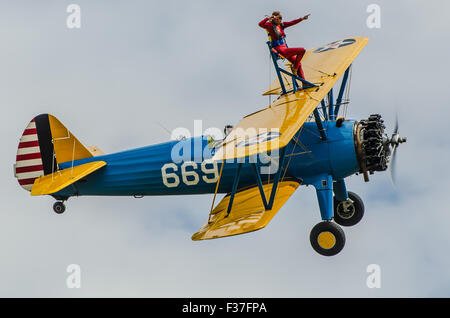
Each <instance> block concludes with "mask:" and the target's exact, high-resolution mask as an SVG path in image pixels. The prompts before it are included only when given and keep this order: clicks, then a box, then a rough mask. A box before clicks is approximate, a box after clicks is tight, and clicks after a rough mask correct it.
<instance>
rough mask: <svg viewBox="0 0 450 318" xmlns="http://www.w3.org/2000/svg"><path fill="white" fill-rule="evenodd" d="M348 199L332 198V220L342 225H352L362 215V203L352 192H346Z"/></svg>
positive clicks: (359, 219)
mask: <svg viewBox="0 0 450 318" xmlns="http://www.w3.org/2000/svg"><path fill="white" fill-rule="evenodd" d="M348 198H349V199H350V200H348V201H338V200H337V199H336V198H334V221H336V223H337V224H339V225H342V226H353V225H355V224H357V223H359V221H361V219H362V218H363V216H364V203H363V201H362V199H361V198H360V197H359V196H358V195H357V194H356V193H353V192H350V191H349V192H348Z"/></svg>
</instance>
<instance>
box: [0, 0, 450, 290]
mask: <svg viewBox="0 0 450 318" xmlns="http://www.w3.org/2000/svg"><path fill="white" fill-rule="evenodd" d="M71 3H76V4H78V5H80V7H81V28H80V29H68V28H67V26H66V18H67V16H68V15H69V14H68V13H67V12H66V9H67V6H68V5H69V4H71ZM372 3H375V4H378V5H379V6H380V8H381V28H379V29H369V28H368V27H367V25H366V19H367V17H368V16H369V13H367V12H366V9H367V6H368V5H370V4H372ZM449 9H450V2H448V1H444V0H442V1H438V0H434V1H410V0H408V1H406V0H405V1H375V0H371V1H361V0H354V1H349V0H346V1H342V0H341V1H331V0H330V1H320V2H318V1H316V2H311V1H309V2H306V1H280V0H278V1H260V0H259V1H256V0H254V1H206V0H205V1H196V0H193V1H179V0H178V1H174V0H166V1H125V0H120V1H119V0H117V1H100V0H96V1H92V0H90V1H87V0H84V1H82V0H78V1H64V0H54V1H50V0H45V1H44V0H41V1H32V0H30V1H5V0H1V1H0V39H1V41H2V45H1V50H0V105H1V108H2V110H3V121H2V125H0V135H1V141H2V145H3V152H2V154H3V156H2V157H1V159H0V176H1V178H0V180H1V190H2V191H1V197H2V198H1V200H0V217H1V219H0V296H3V297H11V296H31V297H53V296H58V297H81V296H89V297H90V296H95V297H108V296H125V297H128V296H137V297H347V296H356V297H412V296H414V297H448V296H450V254H449V253H448V251H447V248H448V245H449V243H450V234H449V233H450V231H449V227H450V208H449V205H448V200H447V198H448V194H449V192H450V184H449V182H448V179H449V177H450V176H449V173H448V168H447V167H448V162H449V159H450V156H449V153H450V149H449V145H450V143H449V139H448V135H447V130H448V129H447V127H448V116H449V115H450V110H449V108H448V106H449V102H448V100H449V98H450V97H449V96H450V95H449V89H448V78H449V76H448V74H449V72H450V67H449V62H448V52H449V49H450V45H449V42H448V37H449V35H450V22H449V20H448V12H449ZM273 10H280V11H281V12H282V13H283V17H284V18H285V20H290V19H295V18H298V17H301V16H304V15H305V14H307V13H311V17H310V19H309V20H308V21H305V22H302V23H300V24H298V25H297V26H295V27H292V28H290V29H288V30H287V36H288V42H289V44H290V46H302V47H306V48H311V47H315V46H319V45H321V44H326V43H329V42H332V41H334V40H338V39H342V38H345V37H347V36H349V35H361V36H368V37H369V38H370V42H369V44H368V45H367V46H366V48H365V49H364V50H363V52H362V53H361V54H360V56H359V57H358V58H357V59H356V61H355V63H354V67H353V77H352V87H351V95H350V97H351V104H350V106H349V110H348V116H347V117H348V118H352V119H357V120H360V119H363V118H367V117H368V116H369V115H370V114H373V113H380V114H382V115H383V118H384V119H385V120H386V124H387V127H388V128H387V130H388V132H391V131H392V130H393V128H394V118H395V113H396V112H398V115H399V119H400V132H401V134H402V135H406V136H407V137H408V143H406V144H403V145H401V147H400V149H399V152H398V162H397V163H398V169H397V179H398V181H397V188H396V190H394V189H393V188H392V186H391V184H390V181H389V177H388V173H377V174H376V175H374V176H371V182H370V183H364V182H363V180H362V177H361V176H353V177H350V178H348V183H347V186H348V188H349V190H351V191H354V192H356V193H358V194H359V195H360V196H361V197H362V199H363V200H364V203H365V206H366V215H365V218H364V219H363V220H362V221H361V223H360V224H358V225H357V226H355V227H352V228H345V229H344V231H345V233H346V239H347V242H346V246H345V248H344V250H343V251H342V252H341V253H340V254H339V255H337V256H335V257H332V258H326V257H323V256H320V255H318V254H317V253H316V252H314V250H313V249H312V248H311V246H310V243H309V233H310V230H311V228H312V227H313V226H314V225H315V224H317V223H318V222H320V212H319V208H318V203H317V200H316V194H315V191H314V189H313V188H311V187H308V188H306V187H301V188H299V189H298V190H297V192H296V193H295V194H294V195H293V196H292V197H291V198H290V199H289V201H288V202H287V203H286V205H285V206H284V207H283V208H282V209H281V210H280V212H279V213H278V215H277V216H276V217H275V218H274V220H273V221H272V222H271V223H270V224H269V226H268V227H267V228H265V229H263V230H261V231H258V232H255V233H251V234H248V235H242V236H237V237H231V238H226V239H220V240H212V241H203V242H192V241H191V240H190V237H191V235H192V234H193V233H195V232H196V231H197V230H198V228H199V227H200V226H202V225H203V224H204V222H205V221H206V220H207V216H208V212H209V207H210V204H211V200H212V195H197V196H178V197H170V198H168V197H146V198H143V199H133V198H102V197H80V198H74V199H70V200H69V201H68V202H67V203H66V206H67V211H66V213H65V214H63V215H56V214H55V213H54V212H53V210H52V204H53V202H54V199H52V198H51V197H33V198H32V197H30V195H29V193H28V192H26V191H24V190H23V189H22V188H21V187H20V186H19V185H18V183H17V180H16V179H15V178H14V177H13V168H12V165H13V163H14V161H15V155H16V149H17V144H18V140H19V138H20V136H21V134H22V132H23V130H24V128H25V127H26V125H27V124H28V122H29V121H30V120H31V119H32V118H33V117H34V116H36V115H37V114H40V113H51V114H53V115H55V116H57V117H58V118H59V119H60V120H61V121H62V122H63V123H64V124H65V125H66V126H67V127H68V128H69V129H70V130H71V131H72V132H73V133H74V134H75V135H76V136H77V137H78V138H79V139H80V141H82V142H83V143H84V144H85V145H98V146H99V147H100V148H101V149H102V150H103V151H105V152H106V153H112V152H116V151H121V150H125V149H129V148H134V147H140V146H146V145H150V144H153V143H157V142H163V141H166V140H168V139H169V137H170V136H169V134H168V133H167V132H166V131H165V130H164V129H163V128H162V127H161V125H162V126H163V127H166V128H167V129H168V130H172V129H174V128H176V127H186V128H188V129H191V130H192V129H193V123H194V120H196V119H201V120H203V125H204V129H206V128H208V127H220V128H221V127H223V126H224V125H226V124H229V123H230V124H236V123H237V122H238V121H239V120H240V119H241V118H242V117H243V116H245V115H247V114H249V113H252V112H254V111H256V110H258V109H261V108H262V107H265V106H267V104H268V102H269V99H268V97H263V96H261V93H262V92H263V91H264V90H265V88H266V87H267V86H268V85H269V83H270V81H271V80H273V79H274V76H275V74H274V72H273V70H272V66H271V64H270V60H269V54H268V52H267V47H266V44H265V41H266V35H265V32H264V31H263V30H261V29H260V28H259V27H258V26H257V23H258V22H259V21H260V20H261V19H262V18H263V17H264V14H270V13H271V12H272V11H273ZM69 264H78V265H80V267H81V288H80V289H68V288H67V287H66V278H67V276H68V275H69V274H68V273H67V272H66V268H67V266H68V265H69ZM369 264H378V265H379V266H380V268H381V288H379V289H369V288H368V287H367V286H366V279H367V277H368V275H369V273H367V272H366V269H367V266H368V265H369Z"/></svg>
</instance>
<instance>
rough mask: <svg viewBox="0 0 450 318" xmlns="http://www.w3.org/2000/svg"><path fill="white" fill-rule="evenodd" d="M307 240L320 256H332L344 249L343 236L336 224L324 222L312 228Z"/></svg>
mask: <svg viewBox="0 0 450 318" xmlns="http://www.w3.org/2000/svg"><path fill="white" fill-rule="evenodd" d="M309 240H310V241H311V246H312V247H313V249H314V250H315V251H316V252H317V253H319V254H320V255H323V256H334V255H336V254H338V253H339V252H340V251H342V249H343V248H344V245H345V234H344V231H343V230H342V229H341V227H340V226H339V225H337V224H336V223H333V222H329V221H325V222H321V223H319V224H317V225H316V226H314V227H313V229H312V230H311V235H310V236H309Z"/></svg>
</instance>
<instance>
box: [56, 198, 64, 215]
mask: <svg viewBox="0 0 450 318" xmlns="http://www.w3.org/2000/svg"><path fill="white" fill-rule="evenodd" d="M53 211H55V213H57V214H63V213H64V211H66V206H65V205H64V202H61V201H57V202H55V204H53Z"/></svg>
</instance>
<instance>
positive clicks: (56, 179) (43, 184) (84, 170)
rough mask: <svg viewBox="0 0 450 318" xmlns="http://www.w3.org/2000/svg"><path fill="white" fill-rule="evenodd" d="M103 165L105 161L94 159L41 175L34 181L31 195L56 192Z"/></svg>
mask: <svg viewBox="0 0 450 318" xmlns="http://www.w3.org/2000/svg"><path fill="white" fill-rule="evenodd" d="M104 166H106V162H104V161H94V162H89V163H85V164H83V165H79V166H76V167H73V168H67V169H64V170H59V171H55V172H54V173H53V174H48V175H46V176H42V177H40V178H37V179H36V180H35V181H34V185H33V188H32V189H31V195H44V194H52V193H56V192H58V191H60V190H62V189H64V188H65V187H67V186H69V185H71V184H72V183H74V182H77V181H78V180H80V179H81V178H84V177H85V176H87V175H89V174H91V173H93V172H94V171H97V170H98V169H100V168H102V167H104Z"/></svg>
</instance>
